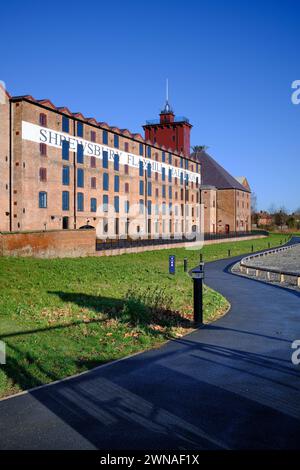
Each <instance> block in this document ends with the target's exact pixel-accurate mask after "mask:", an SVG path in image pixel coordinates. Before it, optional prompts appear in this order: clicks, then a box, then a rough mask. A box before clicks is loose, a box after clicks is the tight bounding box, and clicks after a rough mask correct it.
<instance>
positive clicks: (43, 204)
mask: <svg viewBox="0 0 300 470" xmlns="http://www.w3.org/2000/svg"><path fill="white" fill-rule="evenodd" d="M39 208H40V209H47V193H46V192H45V191H40V192H39Z"/></svg>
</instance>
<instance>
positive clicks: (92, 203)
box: [91, 197, 97, 212]
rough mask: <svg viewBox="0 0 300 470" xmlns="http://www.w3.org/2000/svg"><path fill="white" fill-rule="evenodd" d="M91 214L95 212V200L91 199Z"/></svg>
mask: <svg viewBox="0 0 300 470" xmlns="http://www.w3.org/2000/svg"><path fill="white" fill-rule="evenodd" d="M91 212H97V199H96V198H95V197H91Z"/></svg>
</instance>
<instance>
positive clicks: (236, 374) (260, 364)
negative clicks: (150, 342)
mask: <svg viewBox="0 0 300 470" xmlns="http://www.w3.org/2000/svg"><path fill="white" fill-rule="evenodd" d="M238 259H239V258H232V259H231V260H230V261H229V260H220V261H216V262H213V263H209V264H207V266H206V282H207V284H208V285H210V286H211V287H213V288H215V289H216V290H218V291H220V292H221V293H222V294H224V295H225V296H226V297H227V298H228V299H229V300H230V302H231V304H232V309H231V311H230V313H229V314H227V315H226V316H225V317H223V318H222V319H220V320H219V321H217V322H216V323H214V324H212V325H210V326H206V327H205V328H203V329H201V330H199V331H197V332H194V333H192V334H190V335H189V336H186V337H185V338H182V339H179V340H177V341H173V342H170V343H168V344H167V345H165V346H164V347H162V348H161V349H159V350H155V351H150V352H147V353H144V354H140V355H137V356H134V357H132V358H130V359H126V360H124V361H121V362H117V363H114V364H110V365H108V366H106V367H102V368H98V369H95V370H93V371H91V372H89V373H87V374H84V375H82V376H79V377H77V378H75V379H72V380H69V381H65V382H62V383H59V384H56V385H52V386H47V387H44V388H42V389H39V390H36V391H33V392H31V393H28V394H25V395H21V396H18V397H15V398H11V399H8V400H5V401H2V402H0V448H2V449H7V448H8V449H25V448H30V449H61V448H63V449H93V448H98V449H175V448H176V449H178V450H184V449H223V448H225V449H227V448H230V449H239V448H257V449H261V448H274V449H280V448H298V447H299V443H300V441H299V435H300V400H299V396H300V395H299V392H300V366H294V365H293V364H292V363H291V353H292V349H291V343H292V341H293V340H295V339H300V321H299V320H300V294H299V293H297V292H293V291H288V290H285V289H282V288H280V287H277V286H272V285H267V284H264V283H261V282H258V281H255V280H252V279H246V278H242V277H238V276H236V275H234V274H231V273H230V272H228V265H229V264H230V263H233V262H236V261H237V260H238Z"/></svg>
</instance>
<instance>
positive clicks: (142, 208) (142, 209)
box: [139, 199, 144, 214]
mask: <svg viewBox="0 0 300 470" xmlns="http://www.w3.org/2000/svg"><path fill="white" fill-rule="evenodd" d="M139 206H140V214H144V201H143V199H140V202H139Z"/></svg>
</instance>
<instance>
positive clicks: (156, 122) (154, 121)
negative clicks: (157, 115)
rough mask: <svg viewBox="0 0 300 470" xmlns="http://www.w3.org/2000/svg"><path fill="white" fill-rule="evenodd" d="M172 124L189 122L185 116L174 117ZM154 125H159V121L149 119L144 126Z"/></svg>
mask: <svg viewBox="0 0 300 470" xmlns="http://www.w3.org/2000/svg"><path fill="white" fill-rule="evenodd" d="M174 122H188V123H189V122H190V120H189V119H188V118H187V117H185V116H175V117H174ZM153 124H154V125H155V124H161V122H160V119H150V120H147V121H146V125H150V126H151V125H153Z"/></svg>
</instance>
